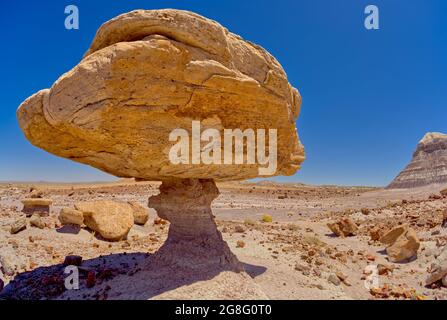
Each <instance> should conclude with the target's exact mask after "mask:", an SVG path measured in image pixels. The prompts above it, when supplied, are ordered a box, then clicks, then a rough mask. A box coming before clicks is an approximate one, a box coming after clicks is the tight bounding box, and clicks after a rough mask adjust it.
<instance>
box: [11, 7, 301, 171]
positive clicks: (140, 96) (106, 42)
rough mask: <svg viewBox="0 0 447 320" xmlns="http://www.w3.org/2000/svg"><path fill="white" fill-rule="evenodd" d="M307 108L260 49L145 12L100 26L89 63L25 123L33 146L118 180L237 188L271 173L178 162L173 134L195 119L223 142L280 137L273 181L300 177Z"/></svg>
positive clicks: (202, 25)
mask: <svg viewBox="0 0 447 320" xmlns="http://www.w3.org/2000/svg"><path fill="white" fill-rule="evenodd" d="M300 105H301V96H300V94H299V92H298V91H297V90H296V89H295V88H293V87H292V86H291V85H290V84H289V82H288V80H287V76H286V73H285V72H284V70H283V69H282V67H281V65H280V64H279V63H278V61H276V59H275V58H274V57H273V56H272V55H271V54H269V53H268V52H267V51H266V50H265V49H263V48H261V47H260V46H258V45H255V44H253V43H251V42H248V41H245V40H243V39H242V38H241V37H240V36H238V35H236V34H233V33H231V32H229V31H228V30H227V29H225V28H224V27H222V26H221V25H220V24H218V23H217V22H215V21H212V20H210V19H207V18H204V17H202V16H200V15H197V14H194V13H192V12H188V11H180V10H171V9H167V10H153V11H145V10H138V11H132V12H129V13H126V14H123V15H120V16H118V17H116V18H114V19H112V20H110V21H108V22H107V23H105V24H104V25H102V26H101V28H100V29H99V30H98V32H97V34H96V36H95V38H94V40H93V42H92V44H91V46H90V49H89V50H88V52H87V53H86V55H85V57H84V58H83V59H82V61H81V62H80V63H79V64H78V65H77V66H75V67H74V68H73V69H72V70H70V71H68V72H67V73H65V74H64V75H62V76H61V77H60V78H59V79H58V80H57V81H56V82H55V83H54V84H53V86H52V87H51V88H50V89H45V90H42V91H39V92H37V93H36V94H34V95H33V96H31V97H29V98H28V99H27V100H25V101H24V102H23V103H22V104H21V106H20V107H19V109H18V110H17V117H18V121H19V124H20V127H21V129H22V130H23V132H24V134H25V136H26V138H27V139H28V140H29V141H30V142H31V143H32V144H34V145H35V146H37V147H39V148H42V149H44V150H46V151H48V152H50V153H53V154H55V155H57V156H60V157H64V158H68V159H71V160H73V161H77V162H81V163H84V164H88V165H91V166H93V167H95V168H98V169H100V170H103V171H105V172H108V173H111V174H113V175H115V176H119V177H135V178H138V179H143V180H164V179H166V178H170V177H176V178H205V179H214V180H236V179H247V178H255V177H258V176H259V175H260V174H259V171H258V169H259V168H260V167H265V165H261V164H259V161H258V162H256V163H255V164H248V163H245V164H234V162H233V164H204V163H203V162H201V163H199V164H194V163H192V159H190V161H189V163H188V164H173V163H172V162H171V161H170V160H169V151H170V149H171V147H172V146H173V145H174V144H176V141H170V140H169V135H170V133H171V132H172V131H173V130H174V129H185V130H187V131H188V132H189V134H190V136H191V125H192V121H193V120H197V121H200V122H201V126H202V130H204V129H208V128H213V129H216V130H217V131H218V133H220V135H221V137H223V136H224V135H223V130H224V129H241V130H245V129H252V130H254V131H255V132H257V130H258V129H265V130H269V129H275V130H277V136H278V137H277V170H276V171H275V172H273V173H269V174H265V176H274V175H292V174H294V173H295V172H296V171H297V169H299V167H300V164H301V162H302V161H303V160H304V150H303V146H302V145H301V143H300V141H299V139H298V135H297V132H296V127H295V121H296V119H297V117H298V115H299V111H300ZM267 136H268V133H267ZM266 140H267V141H266V149H267V150H268V148H269V146H270V141H269V139H268V138H267V139H266ZM205 144H208V142H203V143H202V145H201V146H202V147H204V146H205ZM221 151H222V154H223V151H224V150H223V143H222V145H221ZM243 153H244V154H245V155H246V148H244V151H243Z"/></svg>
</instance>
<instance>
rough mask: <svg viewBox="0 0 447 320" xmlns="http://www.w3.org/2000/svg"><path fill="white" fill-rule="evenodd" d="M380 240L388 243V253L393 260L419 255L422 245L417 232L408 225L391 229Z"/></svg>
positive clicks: (398, 260)
mask: <svg viewBox="0 0 447 320" xmlns="http://www.w3.org/2000/svg"><path fill="white" fill-rule="evenodd" d="M380 241H381V242H382V243H384V244H387V245H388V247H387V248H386V253H387V254H388V259H389V260H390V261H391V262H402V261H404V260H408V259H410V258H413V257H415V256H417V252H418V250H419V247H420V241H419V238H418V236H417V234H416V232H415V231H414V230H413V229H411V228H410V227H408V226H406V225H404V226H399V227H397V228H394V229H393V230H391V231H389V232H388V233H387V234H385V235H384V236H383V237H382V238H381V239H380Z"/></svg>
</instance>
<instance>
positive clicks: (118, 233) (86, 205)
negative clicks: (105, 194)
mask: <svg viewBox="0 0 447 320" xmlns="http://www.w3.org/2000/svg"><path fill="white" fill-rule="evenodd" d="M75 208H76V210H79V211H81V212H82V213H83V215H84V223H85V225H86V226H87V227H89V228H90V229H92V230H94V231H96V232H98V233H99V234H100V235H101V236H102V237H103V238H104V239H107V240H110V241H119V240H122V239H124V238H125V237H126V236H127V234H128V233H129V230H130V228H132V226H133V210H132V207H131V206H130V205H129V204H127V203H119V202H114V201H88V202H79V203H76V204H75Z"/></svg>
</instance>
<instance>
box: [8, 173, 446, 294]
mask: <svg viewBox="0 0 447 320" xmlns="http://www.w3.org/2000/svg"><path fill="white" fill-rule="evenodd" d="M158 187H159V183H157V182H135V181H133V180H120V181H118V182H113V183H91V184H50V183H3V184H0V261H1V262H2V268H1V269H0V278H1V279H2V281H3V283H4V287H5V288H4V290H3V291H2V293H1V294H0V297H1V298H2V299H170V298H183V299H212V298H224V299H245V298H264V299H446V298H447V289H446V288H445V287H443V286H442V284H440V283H439V282H438V283H435V284H433V285H429V286H426V285H425V279H426V278H427V276H428V275H429V272H430V268H431V264H432V263H433V262H434V260H435V259H436V256H437V255H438V254H439V253H440V252H441V250H442V249H443V248H444V246H446V244H447V228H443V227H442V221H443V214H444V210H445V209H446V208H447V197H443V196H441V195H440V191H441V190H443V189H445V188H446V187H447V186H445V185H435V186H430V187H423V188H417V189H411V190H406V189H396V190H387V189H381V188H370V187H340V186H311V185H303V184H279V183H274V182H270V181H261V182H256V183H255V182H231V183H220V184H218V187H219V190H220V193H221V194H220V196H219V197H218V198H217V199H216V200H215V201H214V202H213V207H212V208H213V213H214V215H215V217H216V221H217V226H218V229H219V230H220V231H221V233H222V235H223V238H224V240H225V241H226V242H227V243H228V245H229V247H230V248H231V251H232V252H233V253H234V254H235V255H236V256H237V258H238V259H239V260H240V261H241V262H242V263H243V266H244V269H245V271H246V273H247V274H248V276H249V279H246V280H247V281H249V282H250V283H251V284H250V286H248V287H247V286H245V287H244V288H234V287H232V288H227V290H222V291H219V290H220V289H222V288H225V286H230V285H229V284H228V283H229V281H231V278H232V277H233V275H232V272H223V273H222V274H209V275H206V276H203V277H199V278H197V279H196V281H190V280H188V281H182V279H181V278H180V277H176V273H175V268H172V269H171V270H160V272H159V273H157V272H156V271H157V270H154V268H151V267H150V262H148V261H150V258H151V255H153V254H154V253H155V252H156V251H157V250H158V248H160V246H161V245H162V244H163V242H164V240H165V239H166V237H167V232H168V228H169V223H167V222H166V221H163V220H160V219H157V214H156V212H155V210H153V209H150V217H149V220H148V222H147V223H146V224H145V225H144V226H139V225H134V226H133V227H132V229H131V231H130V232H129V234H128V236H127V239H125V240H122V241H117V242H108V241H104V240H102V239H100V237H97V236H96V235H95V233H94V232H92V231H91V230H89V229H88V228H79V227H78V228H76V227H74V226H70V225H64V226H62V225H61V223H60V222H59V219H58V215H59V212H60V210H61V208H63V207H72V206H73V205H74V203H76V202H79V201H89V200H113V201H118V202H127V201H136V202H138V203H140V204H141V205H143V206H147V202H148V197H149V196H151V195H155V194H157V193H158ZM33 190H39V191H42V193H43V196H44V197H45V198H49V199H52V200H53V204H52V205H51V211H50V215H49V216H47V217H43V218H42V221H43V222H44V225H43V226H41V228H39V227H35V226H33V225H31V224H30V223H29V222H28V224H27V227H26V229H24V230H22V231H20V232H18V233H15V234H12V233H11V232H10V230H11V225H12V224H13V223H14V221H15V220H17V219H19V218H20V217H22V216H23V213H22V212H21V210H22V203H21V200H22V199H24V198H27V197H28V196H29V194H30V192H32V191H33ZM269 217H271V221H270V219H269ZM345 218H349V219H351V220H352V221H354V222H355V223H356V225H357V226H358V232H356V234H355V235H353V236H348V237H338V236H336V235H335V234H334V233H333V232H332V231H331V230H330V229H329V228H328V226H327V224H328V223H331V222H336V221H339V220H340V219H345ZM401 224H407V225H409V226H410V227H411V228H412V229H413V230H415V231H416V233H417V236H418V238H419V240H420V248H419V250H418V253H417V257H414V258H413V259H410V260H409V261H404V262H400V263H393V262H391V261H389V259H388V256H387V253H386V252H385V250H384V249H385V246H384V244H382V243H381V242H379V241H377V240H372V238H371V232H372V231H373V230H376V231H377V229H379V231H380V230H383V231H385V230H389V229H392V228H394V227H396V226H398V225H401ZM70 255H78V256H81V257H82V259H83V263H82V267H81V268H80V278H81V280H80V289H79V290H65V287H64V277H65V275H64V272H63V270H64V269H63V262H64V260H65V257H66V256H70ZM368 265H373V266H377V270H378V275H377V277H378V285H376V286H375V287H374V288H372V289H371V288H370V287H368V288H367V287H366V286H365V280H367V279H369V277H370V276H371V271H369V270H370V269H368V268H367V266H368ZM92 270H94V271H95V274H96V277H95V280H94V281H93V283H91V282H92V281H90V283H89V279H88V274H89V272H90V271H92ZM239 289H240V290H239ZM254 291H256V292H255V293H254ZM221 292H224V294H223V296H222V294H221Z"/></svg>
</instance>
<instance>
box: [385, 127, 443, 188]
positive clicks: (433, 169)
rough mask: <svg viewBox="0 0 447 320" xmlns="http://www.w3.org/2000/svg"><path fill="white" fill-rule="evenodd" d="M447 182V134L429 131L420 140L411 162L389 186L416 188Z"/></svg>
mask: <svg viewBox="0 0 447 320" xmlns="http://www.w3.org/2000/svg"><path fill="white" fill-rule="evenodd" d="M435 183H438V184H444V183H447V135H446V134H442V133H427V134H426V135H425V136H424V138H423V139H422V140H421V141H420V142H419V144H418V146H417V148H416V151H415V152H414V153H413V158H412V160H411V162H410V164H409V165H408V166H407V167H406V168H405V169H404V170H403V171H402V172H401V173H400V174H399V175H398V176H397V177H396V178H395V179H394V180H393V182H391V184H390V185H389V186H388V188H390V189H393V188H415V187H420V186H425V185H430V184H435Z"/></svg>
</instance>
